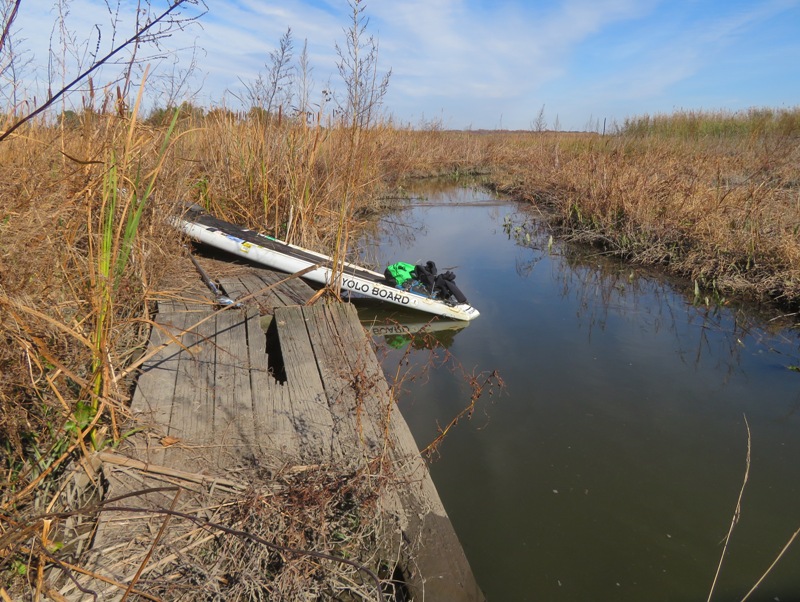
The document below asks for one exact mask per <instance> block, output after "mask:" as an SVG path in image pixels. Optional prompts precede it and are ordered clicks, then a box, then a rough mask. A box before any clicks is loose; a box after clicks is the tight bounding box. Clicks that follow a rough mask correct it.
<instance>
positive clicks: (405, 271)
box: [383, 261, 416, 286]
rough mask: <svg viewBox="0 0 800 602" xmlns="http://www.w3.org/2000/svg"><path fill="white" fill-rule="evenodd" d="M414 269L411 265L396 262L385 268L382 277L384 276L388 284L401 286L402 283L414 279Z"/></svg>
mask: <svg viewBox="0 0 800 602" xmlns="http://www.w3.org/2000/svg"><path fill="white" fill-rule="evenodd" d="M415 267H416V266H414V265H413V264H410V263H405V262H404V261H398V262H397V263H393V264H392V265H390V266H389V267H387V268H386V270H385V271H384V272H383V275H384V276H386V280H388V281H389V284H392V285H394V286H402V285H403V283H404V282H406V281H407V280H411V279H412V278H414V270H415Z"/></svg>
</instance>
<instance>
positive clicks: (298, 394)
mask: <svg viewBox="0 0 800 602" xmlns="http://www.w3.org/2000/svg"><path fill="white" fill-rule="evenodd" d="M275 320H276V323H277V330H278V337H279V339H280V347H281V354H282V356H283V363H284V366H285V369H286V386H287V388H288V391H289V402H290V406H291V408H292V421H293V425H294V429H295V431H296V432H297V435H298V437H299V438H300V441H301V442H302V445H301V448H300V449H299V450H298V452H299V456H300V457H302V458H303V459H304V460H305V461H308V462H337V461H340V460H342V458H343V455H342V450H341V447H340V445H339V442H338V441H337V440H336V438H335V436H334V431H333V418H332V417H331V412H330V408H329V406H328V400H327V398H326V396H325V390H324V389H323V386H322V381H321V379H320V374H319V368H318V367H317V361H316V358H315V356H314V350H313V348H312V346H311V342H310V340H309V333H308V327H307V325H306V320H305V317H304V316H303V312H302V308H300V307H278V308H276V309H275Z"/></svg>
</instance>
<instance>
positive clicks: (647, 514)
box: [360, 188, 800, 602]
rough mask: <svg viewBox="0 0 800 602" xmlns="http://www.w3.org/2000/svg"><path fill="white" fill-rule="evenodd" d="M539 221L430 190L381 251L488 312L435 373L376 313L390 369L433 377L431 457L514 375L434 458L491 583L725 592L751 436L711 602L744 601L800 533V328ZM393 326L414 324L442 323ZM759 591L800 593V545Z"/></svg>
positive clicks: (450, 504)
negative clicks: (490, 390)
mask: <svg viewBox="0 0 800 602" xmlns="http://www.w3.org/2000/svg"><path fill="white" fill-rule="evenodd" d="M529 220H530V217H529V216H527V215H525V214H524V213H522V212H521V208H520V207H518V206H517V205H515V204H514V203H511V202H505V203H504V202H497V200H496V199H494V198H493V197H492V196H491V195H490V194H489V193H487V192H485V191H482V190H478V189H457V188H452V189H449V190H444V191H442V190H439V191H435V190H430V191H428V192H427V193H426V194H425V195H424V198H423V199H421V202H415V203H412V206H411V207H409V208H408V209H407V210H405V211H403V212H400V213H395V214H393V215H391V216H387V217H386V218H385V220H384V222H383V224H382V228H381V234H380V235H379V236H378V237H377V239H378V241H377V242H376V243H373V244H372V245H371V246H370V248H369V249H368V250H367V251H366V252H367V254H368V255H370V256H373V257H375V258H376V260H377V262H378V263H379V264H381V265H384V266H385V265H386V264H387V263H391V262H393V261H398V260H404V261H409V262H424V261H426V260H429V259H430V260H433V261H435V262H436V263H437V265H438V266H439V268H440V271H441V270H444V269H452V270H453V271H454V272H455V273H456V275H457V280H456V282H457V284H458V285H459V287H460V288H461V289H462V290H463V291H464V292H465V293H466V294H467V296H468V298H469V302H470V303H471V304H472V305H474V306H475V307H476V308H478V309H479V310H480V312H481V316H480V317H479V318H478V319H477V320H475V321H473V322H471V323H469V324H468V325H464V324H459V323H451V324H450V325H451V326H453V327H454V328H446V326H447V324H444V325H442V324H438V325H437V326H436V327H437V328H439V330H438V331H436V332H434V333H432V334H433V336H435V337H437V339H438V340H439V341H441V343H442V347H440V348H439V350H438V351H437V352H435V353H434V359H437V360H438V361H440V362H441V361H443V360H444V359H445V357H446V354H447V353H449V354H452V357H453V358H455V361H457V363H458V364H459V365H460V368H458V369H456V368H455V367H454V363H453V362H450V363H448V364H445V365H439V366H438V367H434V368H433V369H431V370H428V371H427V372H426V373H425V374H424V375H422V376H417V377H416V378H414V379H412V378H410V376H412V375H414V374H418V373H419V372H420V371H421V370H422V368H423V366H425V365H427V364H430V362H431V352H430V351H428V350H427V349H426V344H424V343H423V342H422V340H421V337H419V335H417V337H415V338H414V340H413V341H412V340H411V337H410V335H409V334H408V333H405V332H403V329H402V328H401V327H398V326H397V325H393V324H389V325H388V326H387V325H386V324H384V323H383V319H384V318H385V312H382V311H380V309H379V308H376V305H375V304H372V305H370V304H364V305H363V306H362V307H361V309H360V313H361V315H362V321H364V322H365V323H368V322H370V320H373V321H374V334H375V336H376V340H377V341H379V343H380V345H381V347H382V348H383V350H384V352H385V359H384V368H385V371H386V373H387V375H388V376H389V377H390V378H392V377H393V376H394V375H395V374H397V373H398V365H400V364H401V362H404V361H405V360H408V362H409V366H408V367H410V368H412V369H413V371H412V373H411V374H409V375H408V376H407V378H406V380H405V382H404V383H403V391H404V392H403V395H402V398H401V401H400V407H401V409H402V412H403V415H404V417H405V419H406V420H407V422H408V423H409V425H410V427H411V429H412V431H413V432H414V435H415V437H416V438H417V441H418V443H419V444H420V446H421V447H424V446H425V445H426V444H427V443H428V442H430V441H432V440H433V439H434V438H435V437H436V435H437V425H442V426H443V425H445V424H447V423H448V422H449V421H450V419H451V418H452V417H453V416H455V415H456V414H457V413H458V412H459V410H460V409H462V408H464V407H465V406H466V404H467V402H468V399H469V395H470V387H469V385H468V383H467V379H466V378H465V376H464V374H465V373H466V374H470V375H478V374H480V373H482V372H491V371H492V370H497V371H498V372H499V374H500V376H501V377H502V379H503V380H504V382H505V387H504V389H503V390H502V391H496V392H495V393H494V394H493V395H491V396H489V395H488V394H485V395H484V396H483V397H482V398H481V399H480V400H479V401H478V403H477V409H476V411H475V412H474V414H473V415H472V418H471V419H469V420H467V419H466V418H464V419H462V420H460V421H459V423H458V424H457V425H456V426H455V427H454V428H453V429H452V431H451V432H449V433H448V435H447V436H446V438H445V439H444V441H443V443H442V444H441V446H440V447H439V450H438V451H439V453H438V454H437V455H435V456H434V459H433V461H432V464H431V470H432V473H433V477H434V480H435V482H436V486H437V488H438V490H439V493H440V495H441V497H442V499H443V501H444V504H445V507H446V508H447V510H448V513H449V515H450V517H451V519H452V521H453V524H454V526H455V528H456V531H457V533H458V535H459V537H460V539H461V542H462V544H463V545H464V548H465V550H466V553H467V556H468V558H469V560H470V563H471V565H472V568H473V570H474V572H475V574H476V577H477V579H478V582H479V583H480V585H481V587H482V588H483V590H484V592H485V594H486V595H487V598H488V599H489V600H490V601H501V602H502V601H511V600H514V601H516V600H534V601H536V600H546V601H549V600H564V601H575V600H587V601H588V600H620V601H637V602H639V601H642V600H649V601H658V600H670V601H683V600H685V601H696V600H705V599H706V597H707V596H708V593H709V590H710V588H711V585H712V581H713V580H714V575H715V573H716V571H717V565H718V563H719V559H720V556H721V554H722V551H723V540H724V538H725V536H726V534H727V532H728V529H729V526H730V523H731V518H732V515H733V512H734V509H735V506H736V501H737V498H738V496H739V492H740V489H741V487H742V482H743V478H744V474H745V469H746V467H747V462H746V459H747V448H748V430H747V425H748V424H749V430H750V442H751V446H752V451H751V459H750V467H749V479H748V482H747V485H746V488H745V490H744V494H743V496H742V505H741V516H740V520H739V522H738V525H737V526H736V528H735V530H734V532H733V536H732V538H731V540H730V544H729V546H728V549H727V553H726V556H725V560H724V563H723V565H722V570H721V572H720V575H719V578H718V582H717V584H716V588H715V595H714V598H713V599H714V600H719V601H733V600H741V599H742V598H743V597H744V596H745V595H746V594H747V592H748V591H749V590H750V588H751V587H752V586H753V585H754V584H755V583H756V582H757V581H758V579H759V577H760V576H761V575H762V574H763V573H764V572H765V571H766V570H767V569H768V567H769V566H770V564H771V563H772V562H773V560H774V559H775V558H776V557H777V556H778V554H779V553H780V552H781V549H782V548H783V547H784V545H785V544H786V543H787V541H788V540H789V538H790V537H791V536H792V534H793V533H794V532H795V531H796V530H797V529H798V528H800V373H798V372H797V367H798V366H800V343H799V340H800V337H799V336H798V330H797V329H796V328H795V329H792V328H791V327H787V326H786V325H785V324H784V326H783V329H781V327H779V326H778V323H779V321H778V320H775V321H770V318H769V317H767V318H764V317H760V316H757V315H755V314H754V313H750V312H748V311H747V310H746V309H743V308H739V307H737V306H735V305H734V304H729V305H724V306H722V307H719V306H717V305H716V304H715V303H714V302H713V300H712V301H711V302H710V303H709V304H708V305H706V303H705V299H703V298H700V299H697V300H695V299H693V295H692V294H691V292H690V291H684V290H682V289H681V287H680V286H675V285H672V284H670V283H669V282H667V281H665V280H664V279H660V278H657V277H652V276H649V275H647V274H645V273H644V272H642V271H640V270H639V269H638V268H636V267H631V266H628V265H624V264H620V263H616V262H608V261H605V260H604V259H603V258H602V257H601V256H598V255H597V254H594V255H593V254H592V253H591V252H587V251H586V250H576V249H571V248H569V247H566V246H563V245H559V244H557V243H556V244H554V245H552V247H550V246H549V240H548V235H547V233H546V230H545V231H544V232H543V233H542V232H540V231H538V229H537V228H530V227H528V226H526V224H529V223H530V221H529ZM687 293H688V294H687ZM395 317H396V319H397V321H398V322H400V323H405V324H407V325H408V327H409V328H410V330H412V331H413V330H417V329H418V328H419V327H420V326H421V325H422V324H424V322H425V320H427V318H426V317H423V316H421V315H415V314H398V315H396V316H395ZM387 329H388V330H387ZM410 341H411V342H410ZM405 369H406V367H402V368H401V370H400V371H401V372H402V373H404V374H405ZM798 539H800V538H798ZM749 599H750V600H769V601H774V600H781V601H788V600H800V541H797V542H795V544H794V546H792V547H790V548H789V550H788V551H787V552H786V553H785V554H784V556H783V558H782V559H781V560H780V561H779V562H778V564H777V565H776V566H775V568H774V569H773V570H772V572H771V573H770V574H769V576H768V577H767V578H766V579H765V580H764V582H763V583H762V584H761V586H760V587H759V588H758V589H757V590H756V592H755V593H754V594H753V595H752V596H751V597H750V598H749Z"/></svg>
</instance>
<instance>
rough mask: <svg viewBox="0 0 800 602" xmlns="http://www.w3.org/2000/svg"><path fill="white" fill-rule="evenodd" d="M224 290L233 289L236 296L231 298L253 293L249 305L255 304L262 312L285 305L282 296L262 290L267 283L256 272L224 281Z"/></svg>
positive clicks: (247, 295) (272, 291) (239, 297)
mask: <svg viewBox="0 0 800 602" xmlns="http://www.w3.org/2000/svg"><path fill="white" fill-rule="evenodd" d="M224 285H225V287H226V288H225V290H228V291H229V292H230V291H235V292H236V296H235V297H232V298H233V299H236V300H238V299H241V298H243V297H249V296H251V295H254V296H253V298H252V300H251V301H248V303H250V304H251V305H257V306H258V308H259V309H260V310H262V312H264V311H267V310H269V309H271V308H273V307H277V306H281V305H286V303H285V302H284V300H283V298H282V297H281V296H279V295H278V294H277V293H276V292H275V291H274V290H266V291H265V290H264V289H265V288H266V287H267V286H269V285H267V284H265V283H264V281H263V280H262V279H261V278H260V277H259V276H258V274H257V273H250V274H244V275H241V276H237V277H236V278H231V279H230V281H229V280H225V281H224Z"/></svg>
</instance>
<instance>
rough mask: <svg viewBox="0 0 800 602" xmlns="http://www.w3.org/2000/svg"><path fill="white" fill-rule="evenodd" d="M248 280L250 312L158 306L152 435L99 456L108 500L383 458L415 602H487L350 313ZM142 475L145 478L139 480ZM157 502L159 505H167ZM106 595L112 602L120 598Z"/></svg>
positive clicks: (149, 413)
mask: <svg viewBox="0 0 800 602" xmlns="http://www.w3.org/2000/svg"><path fill="white" fill-rule="evenodd" d="M240 272H241V273H239V274H236V275H235V276H229V277H226V278H224V279H222V280H221V284H222V285H223V287H224V288H225V290H226V292H227V293H228V295H229V296H230V297H231V298H234V299H240V298H243V299H245V300H246V301H245V302H244V303H243V304H242V305H243V307H241V308H233V307H231V308H226V309H225V310H223V311H217V310H215V309H214V308H213V307H211V306H210V305H209V303H208V302H207V300H208V299H209V297H210V296H209V295H208V293H207V291H205V289H197V290H195V291H194V292H192V293H191V294H188V295H187V296H185V297H184V298H182V299H173V300H165V301H163V302H161V303H160V306H159V313H158V315H157V319H156V327H154V328H153V330H152V334H151V340H150V349H151V350H152V351H151V353H155V355H153V356H152V357H151V358H150V359H149V360H148V361H147V362H146V364H145V365H144V366H143V370H142V374H141V376H140V377H139V379H138V383H137V387H136V390H135V393H134V396H133V402H132V411H133V412H134V414H135V415H136V417H137V421H138V422H139V423H140V424H145V425H147V427H148V428H147V431H148V433H150V434H149V435H147V436H145V435H138V436H136V437H133V438H131V439H130V441H129V442H128V444H127V446H126V447H124V448H123V449H122V451H121V454H122V455H120V454H115V455H113V456H112V454H105V456H104V458H105V459H106V460H109V462H106V464H105V465H104V474H105V477H106V479H107V481H108V483H109V485H108V491H107V497H109V496H111V497H113V496H117V495H124V494H125V493H126V492H129V491H131V490H135V489H136V488H137V487H138V488H143V487H151V486H154V485H158V484H163V482H160V481H158V479H155V480H154V477H153V476H152V475H153V474H161V475H164V474H166V475H170V476H172V477H174V478H179V477H180V475H181V474H183V473H186V474H187V475H202V476H203V479H202V480H203V481H205V484H206V485H208V483H214V482H215V481H216V482H218V483H219V484H220V486H233V484H232V483H230V482H229V481H230V479H228V478H227V477H229V476H230V475H232V474H234V473H235V471H236V470H237V468H238V467H241V466H242V465H243V463H245V462H246V463H249V464H251V465H257V466H259V467H262V468H263V469H265V470H266V471H268V472H270V473H271V472H277V471H280V470H281V469H282V468H285V467H286V466H296V465H329V466H334V467H336V468H337V469H341V470H351V469H358V468H359V467H364V466H366V465H367V464H368V463H369V462H370V461H371V460H373V459H374V458H376V457H378V456H379V455H380V454H381V453H382V452H384V451H387V453H388V456H387V457H388V459H389V461H390V465H391V467H392V474H393V477H394V478H393V479H391V480H390V484H389V485H388V486H387V487H385V488H384V489H383V490H382V492H381V504H382V508H383V509H384V513H385V515H386V516H387V517H389V519H390V522H391V524H393V525H396V526H397V527H396V528H395V529H394V534H393V535H391V537H390V539H391V541H386V542H384V545H385V546H386V548H387V549H394V550H395V553H397V550H398V549H400V559H401V560H400V562H401V565H402V564H405V566H401V569H402V571H403V573H404V575H405V577H406V579H407V582H408V584H409V588H410V591H411V593H412V595H413V599H415V600H420V601H421V600H423V599H424V600H434V601H438V600H448V601H462V600H463V601H473V600H483V595H482V593H481V592H480V589H479V587H478V585H477V584H476V582H475V579H474V577H473V575H472V572H471V570H470V567H469V564H468V562H467V560H466V558H465V556H464V552H463V550H462V548H461V545H460V544H459V542H458V539H457V537H456V534H455V532H454V531H453V528H452V525H451V524H450V521H449V519H448V517H447V514H446V512H445V510H444V508H443V506H442V503H441V500H440V498H439V496H438V494H437V492H436V489H435V487H434V485H433V482H432V480H431V478H430V475H429V472H428V470H427V467H426V465H425V463H424V461H423V460H422V459H421V457H420V455H419V452H418V448H417V445H416V443H415V441H414V439H413V437H412V435H411V433H410V431H409V429H408V426H407V425H406V423H405V421H404V419H403V417H402V416H401V415H400V412H399V410H398V409H397V408H396V406H395V405H394V403H393V401H392V399H391V396H390V394H389V389H388V385H387V383H386V380H385V378H384V376H383V372H382V369H381V366H380V364H379V363H378V361H377V359H376V357H375V354H374V352H373V350H372V347H371V345H370V341H369V340H368V339H367V337H366V335H365V332H364V329H363V327H362V326H361V324H360V323H359V321H358V316H357V314H356V311H355V309H354V308H353V307H352V306H351V305H349V304H326V303H319V304H316V305H313V306H305V305H304V304H305V303H306V302H307V301H308V300H309V298H310V297H311V295H312V293H313V291H312V290H311V289H310V288H309V287H308V286H307V285H305V284H304V283H302V282H300V281H299V280H297V279H293V280H288V281H284V282H280V281H281V280H283V279H285V276H282V275H280V276H279V275H277V274H275V273H273V272H270V271H267V270H261V269H257V268H249V269H247V270H241V271H240ZM279 282H280V284H277V285H276V283H279ZM153 433H156V434H155V435H153ZM142 466H146V467H149V468H151V470H149V471H148V472H147V474H146V475H145V476H142V474H141V473H136V474H133V472H132V467H134V468H135V467H142ZM176 475H177V476H176ZM187 478H188V477H187ZM189 480H191V479H189ZM195 480H197V479H195ZM170 482H174V479H173V481H170ZM153 495H155V496H156V497H157V498H159V503H161V504H162V505H163V504H165V503H166V504H169V502H170V499H171V498H170V497H168V496H167V497H165V496H164V494H163V493H156V494H153ZM159 496H160V497H159ZM176 499H177V498H176ZM140 503H145V502H140ZM150 503H156V502H153V501H151V502H150ZM128 524H129V522H126V520H125V519H122V518H116V519H113V520H111V519H105V518H103V517H101V523H100V525H99V527H98V532H97V536H96V538H95V539H96V544H95V547H96V548H98V547H101V548H103V549H105V550H108V549H113V548H114V547H115V546H121V545H123V544H124V543H125V542H129V541H130V538H131V534H130V533H129V532H127V531H126V527H125V525H128ZM130 524H132V523H130ZM136 567H137V565H136V564H135V563H133V564H131V565H129V566H120V565H119V563H117V564H116V565H114V566H113V567H112V566H110V565H109V563H108V562H106V563H104V561H103V559H102V558H98V559H97V562H96V570H97V572H98V573H101V574H106V575H108V576H109V578H112V579H114V580H117V581H120V582H122V583H127V581H126V579H130V578H131V573H132V572H134V571H135V570H136ZM68 590H69V588H68V587H67V588H65V590H64V593H69V591H68ZM108 592H109V593H108V595H109V597H108V598H107V599H113V598H114V596H113V592H117V593H120V592H119V588H116V589H115V588H111V587H109V589H108Z"/></svg>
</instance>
